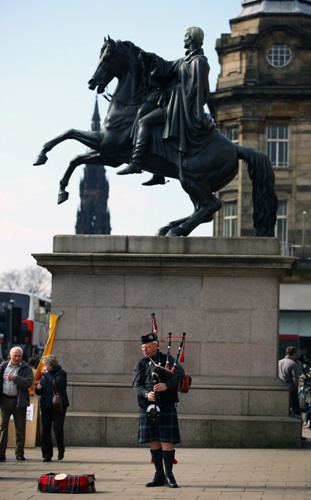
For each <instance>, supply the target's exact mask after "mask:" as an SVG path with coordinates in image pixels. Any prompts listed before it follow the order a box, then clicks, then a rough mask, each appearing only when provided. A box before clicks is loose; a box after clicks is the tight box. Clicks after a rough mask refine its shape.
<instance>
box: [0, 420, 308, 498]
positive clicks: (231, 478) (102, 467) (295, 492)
mask: <svg viewBox="0 0 311 500" xmlns="http://www.w3.org/2000/svg"><path fill="white" fill-rule="evenodd" d="M303 434H304V436H306V437H307V438H308V440H307V441H303V444H302V448H301V449H299V450H289V449H285V450H283V449H211V448H209V449H206V448H201V449H198V448H196V449H193V448H191V449H189V448H176V458H177V460H178V464H177V465H175V466H174V473H175V478H176V480H177V482H178V484H179V486H180V487H179V488H178V489H170V488H165V487H163V488H145V486H144V484H145V482H147V481H149V480H150V479H151V478H152V477H153V474H154V469H153V465H151V464H150V463H149V450H148V449H146V448H142V447H141V448H84V447H83V448H82V447H81V448H68V449H67V450H66V454H65V459H64V460H63V461H62V462H58V461H57V460H55V461H54V460H53V461H52V462H51V463H43V462H42V459H41V450H40V448H29V449H27V450H26V458H27V460H26V461H25V462H18V461H16V460H15V456H14V451H13V449H11V448H10V449H8V450H7V460H6V462H3V463H0V477H1V479H0V499H1V500H13V499H14V500H18V499H20V500H37V499H41V500H42V499H43V498H51V494H48V493H41V492H38V491H37V480H38V478H39V476H40V475H41V474H44V473H49V472H54V473H61V472H63V473H67V474H84V473H94V474H95V477H96V493H90V494H82V498H83V500H88V499H90V500H91V499H95V498H99V499H107V500H109V499H115V500H119V499H122V500H137V499H144V500H149V499H157V500H158V499H159V500H173V499H176V500H179V499H180V500H183V499H185V500H199V499H200V500H201V499H202V500H203V499H208V500H217V499H219V500H224V499H228V500H236V499H243V500H260V499H263V500H279V499H285V500H307V499H308V500H311V430H309V429H305V430H304V431H303ZM54 497H55V495H54ZM54 497H53V496H52V498H54ZM77 497H79V495H77V494H58V495H57V496H56V498H64V499H65V498H66V499H67V500H70V499H77Z"/></svg>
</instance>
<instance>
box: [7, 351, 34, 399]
mask: <svg viewBox="0 0 311 500" xmlns="http://www.w3.org/2000/svg"><path fill="white" fill-rule="evenodd" d="M8 364H9V361H4V363H2V364H1V366H0V395H1V396H2V392H3V375H4V371H5V369H6V367H7V366H8ZM32 382H33V371H32V369H31V367H30V366H29V364H28V363H26V361H22V364H21V365H20V367H19V370H18V373H17V375H16V379H15V380H14V384H15V385H16V387H17V404H16V406H17V407H18V408H25V407H27V406H29V404H30V400H29V389H30V387H31V384H32Z"/></svg>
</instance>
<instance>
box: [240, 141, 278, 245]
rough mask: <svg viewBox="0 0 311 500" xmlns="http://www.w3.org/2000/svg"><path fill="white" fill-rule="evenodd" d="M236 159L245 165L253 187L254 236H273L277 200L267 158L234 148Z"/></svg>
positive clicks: (249, 149) (261, 154)
mask: <svg viewBox="0 0 311 500" xmlns="http://www.w3.org/2000/svg"><path fill="white" fill-rule="evenodd" d="M236 147H237V153H238V158H239V159H240V160H244V161H245V162H246V164H247V170H248V175H249V177H250V179H251V181H252V185H253V193H252V195H253V207H254V212H253V222H254V228H255V229H256V236H274V231H275V224H276V218H277V210H278V200H277V197H276V194H275V190H274V172H273V168H272V165H271V162H270V160H269V158H268V157H267V156H266V155H264V154H263V153H260V152H259V151H256V150H255V149H252V148H244V147H242V146H236Z"/></svg>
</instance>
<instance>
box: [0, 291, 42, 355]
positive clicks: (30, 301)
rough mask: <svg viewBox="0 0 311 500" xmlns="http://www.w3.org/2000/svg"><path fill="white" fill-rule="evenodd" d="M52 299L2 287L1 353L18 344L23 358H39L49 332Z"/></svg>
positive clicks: (0, 302)
mask: <svg viewBox="0 0 311 500" xmlns="http://www.w3.org/2000/svg"><path fill="white" fill-rule="evenodd" d="M50 312H51V300H50V299H49V298H47V297H43V296H41V295H38V294H35V293H29V292H17V291H13V290H0V357H2V358H4V359H8V355H9V351H10V348H11V347H12V346H13V345H18V346H20V347H21V348H22V349H23V352H24V359H26V360H27V359H28V358H30V357H35V358H37V359H38V358H40V357H41V355H42V353H43V351H44V348H45V345H46V342H47V339H48V334H49V320H50Z"/></svg>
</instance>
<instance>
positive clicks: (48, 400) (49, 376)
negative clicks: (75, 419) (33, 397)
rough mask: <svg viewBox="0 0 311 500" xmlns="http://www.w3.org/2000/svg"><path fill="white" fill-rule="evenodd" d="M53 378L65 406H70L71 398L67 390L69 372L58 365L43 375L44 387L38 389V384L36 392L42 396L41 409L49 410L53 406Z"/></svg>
mask: <svg viewBox="0 0 311 500" xmlns="http://www.w3.org/2000/svg"><path fill="white" fill-rule="evenodd" d="M53 380H54V383H55V385H56V389H57V391H58V392H59V394H60V397H61V398H62V403H63V406H64V407H66V406H69V400H68V396H67V392H66V388H67V373H66V372H65V370H63V369H62V367H61V366H60V365H58V366H57V367H56V368H54V370H51V371H50V372H48V373H44V374H43V375H42V377H41V380H40V384H41V385H42V389H38V387H37V386H36V388H35V392H36V394H38V396H41V398H40V406H41V410H49V409H51V408H52V407H53V403H52V401H53V394H54V392H53Z"/></svg>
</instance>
